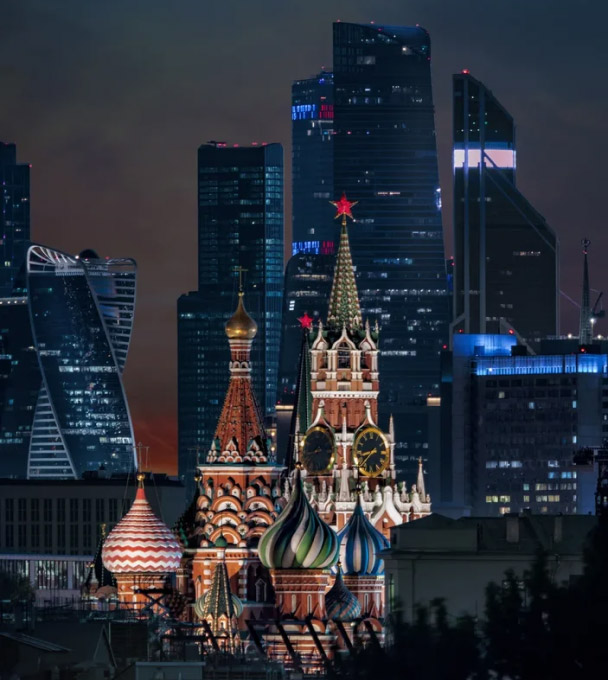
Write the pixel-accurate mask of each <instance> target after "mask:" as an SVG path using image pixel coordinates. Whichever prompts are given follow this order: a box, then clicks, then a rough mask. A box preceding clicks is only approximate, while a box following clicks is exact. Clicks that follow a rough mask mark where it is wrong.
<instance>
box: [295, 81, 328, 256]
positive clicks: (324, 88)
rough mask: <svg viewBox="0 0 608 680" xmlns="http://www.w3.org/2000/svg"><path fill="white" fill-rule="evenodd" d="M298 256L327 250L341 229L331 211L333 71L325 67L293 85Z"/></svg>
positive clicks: (296, 251) (296, 247)
mask: <svg viewBox="0 0 608 680" xmlns="http://www.w3.org/2000/svg"><path fill="white" fill-rule="evenodd" d="M291 121H292V122H291V148H292V166H291V167H292V213H291V219H292V241H293V254H294V255H295V254H296V253H299V252H303V251H308V252H310V250H311V249H312V248H314V249H316V250H318V251H319V250H324V249H327V245H325V242H328V241H329V242H331V243H333V242H334V241H335V239H336V233H337V230H336V227H335V225H334V223H333V221H332V219H331V212H328V210H327V204H328V201H332V200H333V198H334V173H333V165H334V164H333V143H332V142H333V122H334V84H333V74H332V73H327V72H325V71H321V72H320V73H319V74H317V75H316V76H314V77H313V78H306V79H304V80H296V81H294V83H293V84H292V86H291Z"/></svg>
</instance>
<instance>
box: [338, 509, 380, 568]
mask: <svg viewBox="0 0 608 680" xmlns="http://www.w3.org/2000/svg"><path fill="white" fill-rule="evenodd" d="M338 540H339V541H340V561H341V562H342V566H343V567H344V573H345V574H359V575H361V576H378V575H380V574H383V573H384V560H383V559H382V558H381V557H379V554H378V553H379V552H380V551H381V550H385V549H386V548H388V547H389V546H390V543H389V542H388V541H387V540H386V538H384V536H383V535H382V534H381V533H380V532H379V531H378V529H376V528H375V527H374V525H373V524H372V523H371V522H370V521H369V520H368V519H367V517H366V516H365V513H364V512H363V508H362V507H361V496H359V497H358V499H357V505H356V506H355V511H354V512H353V514H352V515H351V517H350V519H349V520H348V522H347V523H346V526H345V527H344V528H343V529H342V530H341V531H340V532H339V533H338Z"/></svg>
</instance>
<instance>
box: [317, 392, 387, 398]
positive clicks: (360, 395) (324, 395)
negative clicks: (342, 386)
mask: <svg viewBox="0 0 608 680" xmlns="http://www.w3.org/2000/svg"><path fill="white" fill-rule="evenodd" d="M311 394H312V396H313V399H369V398H370V397H371V398H372V399H377V398H378V394H380V392H379V391H378V390H366V391H364V392H363V391H352V392H345V391H338V390H336V391H335V392H334V391H328V390H323V391H320V390H311Z"/></svg>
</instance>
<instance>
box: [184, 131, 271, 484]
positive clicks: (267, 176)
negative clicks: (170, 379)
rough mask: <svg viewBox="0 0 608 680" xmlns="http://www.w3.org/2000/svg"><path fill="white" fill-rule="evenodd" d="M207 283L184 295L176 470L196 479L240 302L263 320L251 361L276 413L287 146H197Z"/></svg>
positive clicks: (261, 393)
mask: <svg viewBox="0 0 608 680" xmlns="http://www.w3.org/2000/svg"><path fill="white" fill-rule="evenodd" d="M198 198H199V229H198V234H199V250H198V256H199V261H198V272H199V289H198V291H196V292H193V293H190V294H188V295H184V296H182V297H181V298H180V300H179V303H178V429H179V435H178V436H179V452H178V470H179V474H180V476H182V478H184V479H186V480H187V481H190V480H191V477H192V474H193V471H194V469H195V463H196V449H197V448H198V449H199V450H200V451H202V452H203V453H204V454H206V452H207V450H208V448H209V446H210V444H211V439H212V437H213V433H214V431H215V426H216V424H217V419H218V417H219V414H220V410H221V406H222V401H223V398H224V395H225V392H226V387H227V385H228V370H227V368H228V361H229V357H230V354H229V348H228V344H227V342H226V336H225V334H224V323H225V321H226V320H227V319H228V318H229V317H230V315H231V314H232V313H233V312H234V310H235V308H236V304H237V291H238V283H239V273H238V268H239V267H241V268H243V269H244V270H245V272H244V286H245V291H246V295H245V305H246V307H247V310H248V312H249V314H250V315H251V316H252V317H253V318H254V319H255V321H256V323H257V324H258V333H257V336H256V338H255V342H254V343H253V348H252V352H251V359H252V364H253V371H252V379H253V385H254V389H255V392H256V394H257V396H258V399H259V401H260V404H261V406H262V407H263V409H264V412H265V414H266V415H271V414H272V413H273V412H274V407H275V403H276V394H277V382H278V370H279V346H280V339H281V312H282V299H283V147H282V146H281V145H280V144H268V145H260V146H251V147H230V148H229V147H227V146H226V145H224V144H221V143H214V144H211V143H210V144H206V145H203V146H201V147H200V148H199V152H198Z"/></svg>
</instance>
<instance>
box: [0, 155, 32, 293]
mask: <svg viewBox="0 0 608 680" xmlns="http://www.w3.org/2000/svg"><path fill="white" fill-rule="evenodd" d="M0 236H1V239H0V297H8V296H9V295H12V294H13V285H14V283H15V279H16V278H17V273H18V271H19V268H20V267H21V266H22V265H23V263H24V261H25V252H26V250H27V248H28V246H29V242H30V166H29V165H27V164H25V163H17V148H16V147H15V145H14V144H4V143H3V142H0Z"/></svg>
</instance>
